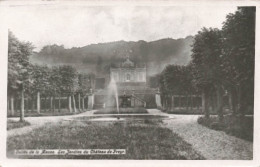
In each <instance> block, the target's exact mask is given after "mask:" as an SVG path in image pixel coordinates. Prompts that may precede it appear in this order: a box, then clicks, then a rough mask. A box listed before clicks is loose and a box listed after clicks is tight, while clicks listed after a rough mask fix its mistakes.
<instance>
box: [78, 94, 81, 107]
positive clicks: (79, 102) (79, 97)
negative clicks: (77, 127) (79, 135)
mask: <svg viewBox="0 0 260 167" xmlns="http://www.w3.org/2000/svg"><path fill="white" fill-rule="evenodd" d="M80 100H81V98H80V93H79V94H78V103H79V111H80V110H81V106H80Z"/></svg>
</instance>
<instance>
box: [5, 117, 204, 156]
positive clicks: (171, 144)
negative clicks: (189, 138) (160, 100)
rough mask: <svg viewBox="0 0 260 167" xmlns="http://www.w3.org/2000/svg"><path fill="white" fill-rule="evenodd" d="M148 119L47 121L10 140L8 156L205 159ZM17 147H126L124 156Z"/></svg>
mask: <svg viewBox="0 0 260 167" xmlns="http://www.w3.org/2000/svg"><path fill="white" fill-rule="evenodd" d="M160 124H161V123H160V122H158V121H148V122H143V123H140V122H135V121H130V122H121V123H119V122H88V121H80V120H72V121H62V122H59V123H56V124H48V125H47V126H45V127H41V128H39V129H36V130H34V131H32V132H30V133H29V134H24V135H21V136H13V137H9V138H8V139H7V156H8V157H9V158H30V159H31V158H33V159H46V158H48V159H49V158H50V159H165V160H186V159H204V157H202V156H201V155H199V154H198V153H197V152H196V151H195V150H194V149H193V148H192V147H191V145H190V144H188V143H186V142H185V141H184V140H182V138H181V137H179V136H178V135H177V134H175V133H173V132H172V131H171V130H169V129H167V128H163V127H161V126H160ZM15 149H126V154H125V155H84V156H82V155H81V156H75V155H55V156H48V155H45V156H28V155H26V156H20V157H17V156H15V155H13V152H14V150H15Z"/></svg>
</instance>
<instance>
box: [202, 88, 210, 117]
mask: <svg viewBox="0 0 260 167" xmlns="http://www.w3.org/2000/svg"><path fill="white" fill-rule="evenodd" d="M207 94H208V93H207V91H206V90H203V91H202V113H204V115H205V117H206V118H209V109H208V96H207Z"/></svg>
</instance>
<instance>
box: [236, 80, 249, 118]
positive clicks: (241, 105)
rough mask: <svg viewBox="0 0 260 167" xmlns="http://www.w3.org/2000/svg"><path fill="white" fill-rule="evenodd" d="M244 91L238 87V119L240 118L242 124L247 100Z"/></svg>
mask: <svg viewBox="0 0 260 167" xmlns="http://www.w3.org/2000/svg"><path fill="white" fill-rule="evenodd" d="M244 91H245V90H244V89H243V87H242V85H240V86H239V95H238V99H239V109H238V110H239V114H240V118H241V122H243V120H244V117H245V111H246V106H247V104H246V102H247V99H245V98H246V96H245V94H246V93H247V92H244Z"/></svg>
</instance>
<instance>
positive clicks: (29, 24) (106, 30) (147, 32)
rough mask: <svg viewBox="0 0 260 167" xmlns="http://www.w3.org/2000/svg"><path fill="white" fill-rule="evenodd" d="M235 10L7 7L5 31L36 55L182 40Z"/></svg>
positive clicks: (213, 25) (220, 20) (226, 8)
mask: <svg viewBox="0 0 260 167" xmlns="http://www.w3.org/2000/svg"><path fill="white" fill-rule="evenodd" d="M235 10H236V7H230V6H229V7H228V6H225V7H219V6H218V7H170V6H167V7H163V6H98V7H97V6H92V7H91V6H61V5H55V4H53V5H32V6H30V7H28V6H13V7H10V9H9V10H8V12H9V13H8V15H7V16H8V17H7V19H6V20H7V22H8V26H9V29H10V30H11V31H12V32H13V33H14V34H15V36H17V37H18V38H19V39H20V40H23V41H30V42H32V43H33V45H34V46H35V47H36V50H40V49H41V48H42V47H43V46H44V45H48V44H54V43H55V44H58V45H64V46H65V47H66V48H71V47H81V46H85V45H88V44H93V43H103V42H111V41H119V40H125V41H138V40H145V41H154V40H158V39H161V38H174V39H177V38H185V37H186V36H188V35H195V34H196V33H197V31H198V30H200V29H201V28H202V27H216V28H221V27H222V23H223V21H224V20H225V17H226V15H227V14H228V13H233V12H234V11H235Z"/></svg>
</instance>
